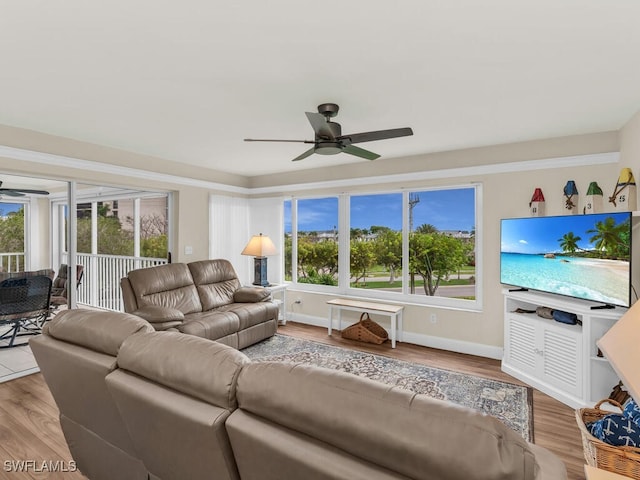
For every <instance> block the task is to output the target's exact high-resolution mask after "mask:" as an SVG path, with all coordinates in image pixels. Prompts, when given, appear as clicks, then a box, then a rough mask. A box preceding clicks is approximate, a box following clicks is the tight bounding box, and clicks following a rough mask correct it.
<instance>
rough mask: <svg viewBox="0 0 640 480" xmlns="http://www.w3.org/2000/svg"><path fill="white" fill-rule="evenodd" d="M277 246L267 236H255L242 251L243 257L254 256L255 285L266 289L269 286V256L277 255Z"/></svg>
mask: <svg viewBox="0 0 640 480" xmlns="http://www.w3.org/2000/svg"><path fill="white" fill-rule="evenodd" d="M276 253H277V252H276V246H275V245H274V244H273V242H272V241H271V239H270V238H269V237H267V236H266V235H262V234H260V235H254V236H253V237H251V240H249V243H247V246H246V247H244V250H242V255H252V256H254V257H255V259H254V267H253V275H254V280H253V284H254V285H260V286H263V287H266V286H267V285H269V280H267V255H275V254H276Z"/></svg>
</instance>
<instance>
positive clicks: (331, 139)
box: [244, 103, 413, 162]
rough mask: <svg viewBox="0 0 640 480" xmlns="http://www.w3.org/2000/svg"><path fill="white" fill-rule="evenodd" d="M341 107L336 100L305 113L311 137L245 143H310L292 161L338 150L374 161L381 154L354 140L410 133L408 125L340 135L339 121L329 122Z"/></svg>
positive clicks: (246, 139) (373, 139)
mask: <svg viewBox="0 0 640 480" xmlns="http://www.w3.org/2000/svg"><path fill="white" fill-rule="evenodd" d="M338 110H340V107H339V106H338V105H336V104H335V103H323V104H321V105H318V113H312V112H305V114H306V116H307V119H308V120H309V123H310V124H311V127H312V128H313V131H314V133H315V138H314V140H272V139H254V138H245V139H244V141H245V142H298V143H312V144H313V147H311V148H310V149H309V150H307V151H306V152H304V153H302V154H300V155H298V156H297V157H296V158H294V159H293V161H294V162H297V161H298V160H302V159H305V158H307V157H309V156H311V155H313V154H314V153H318V154H320V155H335V154H337V153H348V154H349V155H354V156H356V157H360V158H364V159H367V160H375V159H376V158H379V157H380V155H378V154H377V153H373V152H370V151H369V150H365V149H364V148H360V147H356V146H354V145H353V144H354V143H363V142H373V141H375V140H386V139H389V138H397V137H406V136H409V135H413V130H411V128H408V127H405V128H393V129H389V130H377V131H373V132H363V133H352V134H349V135H342V127H341V125H340V124H339V123H336V122H332V121H331V119H332V118H333V117H335V116H336V115H338Z"/></svg>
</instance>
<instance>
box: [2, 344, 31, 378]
mask: <svg viewBox="0 0 640 480" xmlns="http://www.w3.org/2000/svg"><path fill="white" fill-rule="evenodd" d="M39 371H40V369H39V368H38V365H37V364H36V360H35V358H33V354H32V353H31V349H30V348H29V345H24V346H21V347H13V348H2V349H0V383H2V382H7V381H9V380H13V379H14V378H18V377H23V376H25V375H31V374H32V373H36V372H39Z"/></svg>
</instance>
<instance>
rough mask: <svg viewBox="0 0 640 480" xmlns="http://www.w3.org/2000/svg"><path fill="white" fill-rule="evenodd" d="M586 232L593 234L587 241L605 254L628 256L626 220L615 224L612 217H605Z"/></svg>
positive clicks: (613, 256)
mask: <svg viewBox="0 0 640 480" xmlns="http://www.w3.org/2000/svg"><path fill="white" fill-rule="evenodd" d="M587 233H593V234H595V235H593V236H592V237H591V238H590V239H589V242H591V243H592V244H594V246H595V248H596V250H599V251H600V252H601V253H605V254H606V256H608V257H612V258H616V257H622V258H627V259H628V258H629V225H628V221H625V222H623V223H621V224H619V225H616V223H615V220H614V218H613V217H607V218H606V219H605V220H604V221H603V222H597V223H596V225H595V228H594V229H590V230H587Z"/></svg>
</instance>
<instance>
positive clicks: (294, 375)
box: [31, 310, 567, 480]
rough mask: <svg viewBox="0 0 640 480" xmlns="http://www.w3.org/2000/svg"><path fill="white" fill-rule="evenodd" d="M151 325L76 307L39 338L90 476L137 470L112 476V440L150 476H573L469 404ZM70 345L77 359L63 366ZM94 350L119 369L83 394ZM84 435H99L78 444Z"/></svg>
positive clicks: (386, 479)
mask: <svg viewBox="0 0 640 480" xmlns="http://www.w3.org/2000/svg"><path fill="white" fill-rule="evenodd" d="M123 315H124V316H123ZM89 317H90V318H91V322H89V321H88V320H87V319H88V318H89ZM100 322H102V323H104V324H105V325H114V326H117V327H114V329H115V330H116V331H117V333H114V332H112V330H111V328H110V327H104V328H102V327H96V328H95V336H98V337H102V336H106V337H107V339H108V340H98V339H95V338H92V335H90V334H89V330H90V329H89V328H88V327H89V326H91V327H93V326H94V325H95V324H96V323H100ZM141 322H142V323H141ZM143 323H144V321H143V320H141V319H139V318H136V317H133V316H128V315H125V314H119V313H108V312H90V313H83V312H82V310H71V311H68V312H63V313H61V314H60V315H58V316H57V317H56V318H54V319H53V320H52V321H51V323H50V325H49V326H48V328H47V329H45V333H44V334H43V335H42V336H41V337H40V338H35V339H33V340H32V341H31V344H32V349H33V351H34V354H35V356H36V359H37V360H38V363H39V364H40V365H41V367H42V372H43V375H44V377H45V380H46V381H47V383H48V384H49V386H50V388H51V391H52V393H53V395H54V398H55V399H56V402H58V405H59V407H60V410H61V420H62V419H64V418H74V419H75V422H76V423H78V427H77V428H75V429H69V428H65V429H64V433H65V437H66V439H67V442H68V443H69V445H70V446H72V445H73V446H74V448H71V451H72V454H73V456H74V459H75V460H76V461H77V464H78V466H79V468H80V470H81V471H82V472H83V473H85V474H86V475H87V476H88V477H89V478H90V479H92V480H94V479H97V480H101V479H108V478H140V477H138V476H137V473H139V471H138V470H137V467H139V465H138V464H137V463H136V462H131V461H128V462H126V465H127V466H128V467H129V468H130V471H129V472H125V471H122V468H124V467H123V466H122V465H120V466H119V467H120V468H121V470H120V471H119V472H118V474H119V475H118V476H117V477H115V476H113V470H110V469H111V468H113V465H112V464H113V462H114V453H113V451H114V448H117V449H118V450H120V453H121V455H122V454H126V456H123V457H122V458H129V457H134V458H135V459H137V460H139V462H141V464H142V465H144V468H145V469H146V472H147V473H148V475H149V478H150V479H152V480H172V479H175V480H178V479H187V478H188V479H193V480H199V479H216V480H217V479H224V480H226V479H232V480H237V479H243V480H253V479H255V480H271V479H278V480H287V479H291V480H298V479H305V480H328V479H333V480H338V479H350V480H365V479H366V480H372V479H373V480H378V479H379V480H392V479H393V480H401V479H402V480H408V479H414V480H418V479H419V480H422V479H424V480H427V479H428V480H507V479H508V480H563V479H566V478H567V477H566V471H565V467H564V464H563V463H562V462H561V461H560V460H559V459H558V458H557V457H556V456H555V455H553V454H552V453H550V452H548V451H547V450H545V449H543V448H541V447H537V446H536V445H533V444H530V443H528V442H526V441H525V440H523V439H522V438H521V437H520V436H519V435H518V434H517V433H515V432H514V431H512V430H510V429H509V428H508V427H506V426H505V425H503V424H502V423H501V422H499V421H498V420H496V419H495V418H493V417H490V416H487V415H484V414H481V413H479V412H476V411H474V410H471V409H467V408H464V407H459V406H456V405H453V404H450V403H447V402H443V401H440V400H434V399H431V398H428V397H426V396H424V395H418V394H414V393H411V392H408V391H404V390H402V389H399V388H397V387H390V386H387V385H384V384H381V383H378V382H374V381H372V380H368V379H365V378H361V377H357V376H355V375H351V374H348V373H344V372H338V371H334V370H329V369H323V368H319V367H314V366H309V365H302V364H291V363H284V362H252V361H250V360H249V359H248V358H247V357H246V356H245V355H244V354H243V353H242V352H240V351H237V350H235V349H233V348H231V347H228V346H226V345H223V344H220V343H218V342H214V341H210V340H206V339H203V338H198V337H195V336H191V335H182V334H180V333H177V332H156V331H152V329H151V328H144V326H143ZM74 324H78V325H77V326H76V325H74ZM127 324H130V327H126V328H125V325H127ZM123 334H129V336H128V337H127V338H126V339H124V341H122V342H121V344H120V346H119V348H116V346H117V345H118V344H119V343H120V340H121V337H122V335H123ZM52 345H53V346H55V348H54V347H52ZM92 350H100V351H99V352H90V351H92ZM115 350H117V356H116V357H113V354H115V353H116V351H115ZM105 351H107V352H108V353H104V352H105ZM80 352H81V353H80ZM71 353H75V362H67V361H62V359H66V358H67V357H69V355H71ZM94 355H98V356H104V355H106V356H107V357H109V358H110V360H111V361H113V360H116V362H117V368H115V369H113V370H112V369H107V368H102V369H97V370H95V371H94V372H93V373H92V377H91V378H92V380H91V382H89V381H86V380H85V378H87V379H88V378H89V377H88V374H84V376H83V377H82V379H83V380H85V381H84V382H83V387H82V389H81V388H80V387H79V386H77V385H76V386H74V385H73V381H72V380H70V379H73V378H76V377H77V375H76V372H84V371H85V370H88V368H89V366H91V365H92V364H93V363H94V360H93V359H92V357H93V356H94ZM46 363H48V364H49V366H48V367H46V366H45V364H46ZM105 363H107V364H108V363H109V362H108V361H106V359H105ZM85 364H86V365H85ZM105 385H106V390H107V391H105V388H104V387H105ZM81 390H88V391H87V392H83V391H81ZM85 399H87V400H89V401H84V400H85ZM113 405H115V406H116V407H117V412H118V415H116V417H118V416H119V418H115V417H114V416H113V411H112V406H113ZM103 411H109V412H110V415H112V416H111V417H109V419H105V420H100V422H103V421H108V422H109V423H113V425H112V427H111V428H112V429H114V428H115V429H117V430H118V434H119V435H120V437H122V436H124V437H126V438H118V439H116V438H115V437H109V438H106V434H107V430H106V429H105V428H104V426H102V427H101V428H98V427H97V426H96V425H95V423H96V422H97V421H98V420H96V418H97V417H101V416H102V414H103ZM122 425H124V429H125V430H126V435H124V434H123V432H122V429H121V427H122ZM63 426H64V424H63ZM89 433H90V434H91V435H92V436H95V437H97V438H94V439H92V441H91V443H90V448H89V447H87V448H79V447H78V445H79V444H80V443H81V442H82V441H84V440H85V437H87V435H89ZM79 456H82V457H79Z"/></svg>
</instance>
